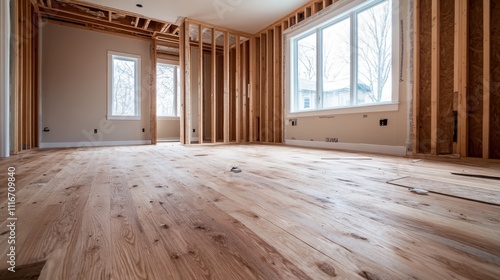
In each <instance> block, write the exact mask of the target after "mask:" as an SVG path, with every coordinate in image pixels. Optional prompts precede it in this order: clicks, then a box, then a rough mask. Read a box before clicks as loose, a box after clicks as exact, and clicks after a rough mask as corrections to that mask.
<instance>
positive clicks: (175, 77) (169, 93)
mask: <svg viewBox="0 0 500 280" xmlns="http://www.w3.org/2000/svg"><path fill="white" fill-rule="evenodd" d="M179 80H180V71H179V66H177V65H172V64H167V63H157V64H156V115H157V116H158V117H159V118H178V117H179V113H180V112H179V111H180V110H179V107H180V99H179V94H180V83H179V82H180V81H179Z"/></svg>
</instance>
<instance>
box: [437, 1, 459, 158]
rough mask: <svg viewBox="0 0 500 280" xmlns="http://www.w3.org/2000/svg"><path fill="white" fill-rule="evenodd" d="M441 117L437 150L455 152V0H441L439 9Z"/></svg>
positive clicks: (441, 152)
mask: <svg viewBox="0 0 500 280" xmlns="http://www.w3.org/2000/svg"><path fill="white" fill-rule="evenodd" d="M439 17H440V24H439V93H438V95H439V98H438V99H439V100H438V102H439V108H438V111H439V119H438V132H437V133H438V134H437V151H438V153H440V154H452V153H453V134H454V133H453V128H454V112H453V98H454V96H453V95H454V93H453V90H454V88H453V79H450V78H449V77H453V71H454V64H453V63H451V62H452V61H453V58H454V44H453V41H454V37H455V33H454V27H455V1H454V0H440V9H439Z"/></svg>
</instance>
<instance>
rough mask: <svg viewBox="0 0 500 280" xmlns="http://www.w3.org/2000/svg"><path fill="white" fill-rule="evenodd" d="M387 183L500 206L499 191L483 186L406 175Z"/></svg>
mask: <svg viewBox="0 0 500 280" xmlns="http://www.w3.org/2000/svg"><path fill="white" fill-rule="evenodd" d="M387 183H389V184H392V185H396V186H402V187H407V188H416V189H425V190H428V191H430V192H432V193H438V194H443V195H450V196H454V197H458V198H463V199H468V200H474V201H478V202H483V203H490V204H495V205H498V206H500V196H499V195H498V194H499V192H498V191H496V190H489V189H485V188H481V187H477V186H475V187H474V191H473V192H471V191H470V185H469V186H467V185H462V184H451V183H443V182H442V181H436V180H429V179H425V178H416V177H404V178H400V179H396V180H391V181H388V182H387Z"/></svg>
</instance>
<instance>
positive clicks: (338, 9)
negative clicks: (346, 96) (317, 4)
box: [283, 0, 401, 118]
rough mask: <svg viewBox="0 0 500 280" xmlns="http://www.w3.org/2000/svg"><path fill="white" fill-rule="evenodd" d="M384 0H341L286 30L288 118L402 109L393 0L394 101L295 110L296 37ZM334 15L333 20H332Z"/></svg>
mask: <svg viewBox="0 0 500 280" xmlns="http://www.w3.org/2000/svg"><path fill="white" fill-rule="evenodd" d="M381 1H383V0H352V1H339V2H337V3H334V4H332V5H331V6H329V7H327V8H326V9H324V10H323V11H321V12H319V13H317V14H315V15H313V16H312V17H310V18H308V19H306V20H304V21H302V22H301V23H299V24H297V25H295V26H293V27H291V28H289V29H287V30H285V32H284V34H283V36H284V51H285V58H284V62H285V75H284V76H285V77H284V78H285V80H284V82H285V85H284V87H285V96H284V97H285V112H286V117H287V118H293V117H309V116H331V115H339V114H355V113H371V112H389V111H398V110H399V68H400V67H399V63H400V51H401V50H400V47H399V40H400V34H399V31H400V30H399V18H400V15H399V1H398V0H392V11H393V14H392V50H393V52H392V101H391V102H384V103H376V104H359V105H354V106H350V107H336V108H327V109H315V110H304V111H296V112H292V105H293V104H292V103H291V102H292V100H291V92H292V89H293V86H294V83H293V79H294V76H293V69H292V67H291V66H292V65H295V64H296V61H295V60H296V59H294V58H295V57H294V52H295V50H294V46H293V41H294V39H296V38H300V37H303V36H305V35H306V33H310V31H312V30H314V29H317V28H320V27H324V26H327V25H330V24H331V23H332V22H334V21H335V20H338V18H340V17H342V16H343V15H347V14H348V13H350V12H351V11H352V10H353V9H362V8H363V7H366V6H370V5H374V4H375V3H377V2H381ZM332 19H333V20H332Z"/></svg>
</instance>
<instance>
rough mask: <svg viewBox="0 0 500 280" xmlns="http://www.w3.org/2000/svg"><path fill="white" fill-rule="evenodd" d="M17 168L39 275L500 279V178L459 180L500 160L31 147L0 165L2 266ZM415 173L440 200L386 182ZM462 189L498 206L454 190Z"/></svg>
mask: <svg viewBox="0 0 500 280" xmlns="http://www.w3.org/2000/svg"><path fill="white" fill-rule="evenodd" d="M357 157H361V158H358V159H357ZM367 157H368V158H367ZM9 166H14V167H15V168H16V183H17V185H16V186H17V191H16V201H17V203H16V217H17V218H18V220H17V224H16V265H17V266H21V265H26V264H32V263H36V262H39V261H44V260H46V263H45V266H44V267H43V270H42V271H41V274H40V278H39V279H48V280H54V279H120V280H122V279H273V280H274V279H332V278H338V279H370V280H372V279H481V280H484V279H500V206H499V205H497V204H495V203H491V201H493V202H495V201H498V197H500V181H495V180H490V179H484V178H471V177H464V176H456V175H452V174H451V172H460V173H478V174H483V175H491V176H495V175H496V176H498V175H499V174H500V163H491V162H488V163H487V162H480V161H460V160H453V159H442V160H435V159H412V158H398V157H389V156H380V155H377V156H375V155H367V154H352V153H345V152H339V151H329V150H314V149H301V148H294V147H285V146H264V145H228V146H223V145H217V146H181V145H178V144H172V143H167V144H160V145H158V146H134V147H111V148H109V147H108V148H80V149H62V150H38V151H30V152H26V153H23V154H21V155H18V156H14V157H11V158H8V159H1V160H0V182H1V184H2V188H1V191H0V202H1V204H0V208H1V209H0V217H1V220H0V221H1V222H2V224H1V228H0V244H2V246H1V247H0V269H6V268H7V267H8V263H7V262H6V260H7V253H8V251H7V250H8V249H7V248H8V246H6V245H7V239H8V236H9V234H10V233H9V231H8V228H7V221H6V219H7V199H6V198H7V188H6V187H5V186H6V185H7V176H8V174H7V170H8V167H9ZM233 166H238V167H240V168H241V169H242V172H241V173H232V172H230V169H231V167H233ZM407 176H408V177H411V180H406V181H405V182H406V184H413V183H414V182H417V183H415V184H417V185H418V187H420V188H422V187H425V186H426V184H427V183H428V182H429V181H430V180H432V182H433V183H432V184H433V185H436V188H437V186H438V185H439V192H440V193H435V192H432V189H431V187H432V186H429V190H431V193H429V195H418V194H416V193H414V192H410V191H409V188H408V187H402V186H396V185H392V184H388V183H386V182H387V181H391V180H396V179H400V178H403V177H407ZM419 179H422V180H420V181H419ZM408 182H410V183H408ZM418 182H419V183H418ZM456 186H459V187H460V188H461V189H460V194H461V195H462V196H465V198H467V192H470V193H471V197H472V196H474V195H473V194H474V193H475V192H476V190H480V191H481V192H480V193H481V195H480V196H479V197H480V198H481V197H491V198H496V200H495V199H490V203H483V202H481V201H472V200H468V199H463V198H457V197H454V196H453V193H451V194H450V195H446V193H447V191H446V190H450V189H456V188H458V187H456ZM443 190H444V191H443ZM464 190H465V191H464ZM441 193H443V194H441ZM474 197H475V196H474ZM480 198H479V200H481V199H480Z"/></svg>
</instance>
